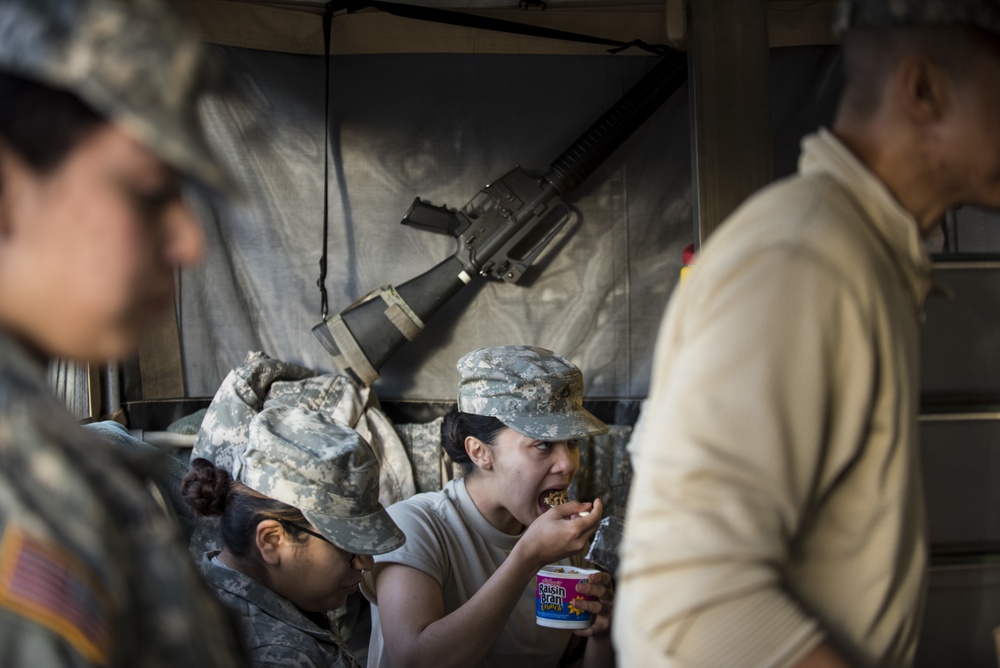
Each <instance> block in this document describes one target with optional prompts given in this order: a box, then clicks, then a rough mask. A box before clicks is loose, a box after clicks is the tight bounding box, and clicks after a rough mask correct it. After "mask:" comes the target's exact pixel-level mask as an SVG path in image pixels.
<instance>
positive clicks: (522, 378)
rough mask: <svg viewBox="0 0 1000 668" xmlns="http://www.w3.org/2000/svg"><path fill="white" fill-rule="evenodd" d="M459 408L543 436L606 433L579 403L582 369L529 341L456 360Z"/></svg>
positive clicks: (554, 438) (560, 437)
mask: <svg viewBox="0 0 1000 668" xmlns="http://www.w3.org/2000/svg"><path fill="white" fill-rule="evenodd" d="M458 371H459V373H460V374H461V380H460V381H459V385H458V410H460V411H462V412H464V413H474V414H476V415H490V416H493V417H496V418H498V419H499V420H500V421H501V422H503V423H504V424H505V425H507V426H508V427H511V428H512V429H514V430H516V431H518V432H520V433H522V434H524V435H525V436H529V437H531V438H537V439H539V440H542V441H559V440H570V439H577V438H582V437H584V436H594V435H597V434H604V433H607V431H608V427H607V425H605V424H604V423H603V422H601V421H600V420H598V419H597V418H596V417H594V416H593V415H591V414H590V412H589V411H587V410H586V409H584V407H583V374H582V373H581V372H580V369H578V368H577V367H576V366H575V365H574V364H573V363H572V362H570V361H569V360H567V359H566V358H565V357H562V356H560V355H556V354H555V353H553V352H552V351H550V350H545V349H543V348H532V347H529V346H501V347H498V348H481V349H479V350H474V351H472V352H470V353H468V354H467V355H465V356H463V357H462V359H460V360H459V361H458Z"/></svg>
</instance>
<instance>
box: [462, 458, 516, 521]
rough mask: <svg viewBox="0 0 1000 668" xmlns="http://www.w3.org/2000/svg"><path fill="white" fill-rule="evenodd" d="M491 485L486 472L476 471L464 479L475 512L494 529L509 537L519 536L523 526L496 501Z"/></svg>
mask: <svg viewBox="0 0 1000 668" xmlns="http://www.w3.org/2000/svg"><path fill="white" fill-rule="evenodd" d="M491 483H492V480H490V478H489V476H488V474H487V473H486V472H483V471H478V472H477V473H476V474H474V475H471V476H469V477H467V478H466V479H465V489H466V491H468V492H469V497H470V498H471V499H472V503H474V504H475V506H476V510H478V511H479V512H480V513H481V514H482V516H483V517H485V518H486V521H487V522H489V523H490V524H491V525H492V526H493V527H494V528H495V529H497V530H498V531H500V532H502V533H505V534H507V535H509V536H516V535H518V534H520V533H521V532H522V531H524V525H523V524H521V523H520V522H519V521H517V519H516V518H515V517H514V515H512V514H511V512H510V511H509V510H507V508H506V507H504V505H503V504H502V503H500V502H498V501H497V500H496V499H497V495H496V494H495V493H494V490H493V485H492V484H491Z"/></svg>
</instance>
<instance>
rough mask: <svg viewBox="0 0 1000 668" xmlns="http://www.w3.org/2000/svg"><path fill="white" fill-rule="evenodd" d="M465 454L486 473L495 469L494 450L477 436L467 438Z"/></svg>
mask: <svg viewBox="0 0 1000 668" xmlns="http://www.w3.org/2000/svg"><path fill="white" fill-rule="evenodd" d="M465 452H466V453H467V454H468V455H469V459H471V460H472V463H473V464H475V465H476V466H477V467H479V468H481V469H483V470H485V471H489V470H490V469H492V468H493V448H491V447H490V446H488V445H486V444H485V443H483V442H482V441H480V440H479V439H478V438H476V437H475V436H466V437H465Z"/></svg>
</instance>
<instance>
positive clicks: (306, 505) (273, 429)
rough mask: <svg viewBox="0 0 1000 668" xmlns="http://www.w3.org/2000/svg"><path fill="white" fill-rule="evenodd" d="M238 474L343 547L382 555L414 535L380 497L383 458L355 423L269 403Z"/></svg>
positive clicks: (254, 429) (258, 419) (253, 429)
mask: <svg viewBox="0 0 1000 668" xmlns="http://www.w3.org/2000/svg"><path fill="white" fill-rule="evenodd" d="M235 469H236V470H235V471H234V477H235V478H237V479H238V480H240V481H241V482H243V483H244V484H245V485H247V486H248V487H250V488H251V489H254V490H256V491H258V492H260V493H261V494H263V495H265V496H268V497H270V498H272V499H275V500H277V501H281V502H283V503H287V504H288V505H290V506H294V507H295V508H298V509H299V510H300V511H302V515H303V516H305V518H306V519H307V520H309V523H310V524H312V525H313V526H314V527H316V530H317V531H319V532H320V533H321V534H323V535H324V536H326V538H327V539H328V540H329V541H330V542H331V543H333V544H334V545H336V546H337V547H340V548H341V549H344V550H347V551H348V552H354V553H357V554H382V553H384V552H389V551H391V550H395V549H396V548H397V547H399V546H400V545H402V544H403V543H404V541H405V540H406V539H405V537H404V536H403V532H402V531H400V529H399V527H397V526H396V524H395V522H393V521H392V519H391V518H390V517H389V514H388V513H387V512H386V511H385V508H383V507H382V504H380V503H379V501H378V492H379V482H378V481H379V463H378V459H376V457H375V452H374V451H373V450H372V448H371V446H370V445H368V443H366V442H365V440H364V439H363V438H361V436H360V435H359V434H358V433H357V432H356V431H354V430H353V429H351V428H350V427H348V426H346V425H344V424H341V423H340V422H337V421H336V420H334V419H333V418H331V417H329V416H327V415H324V414H323V413H319V412H316V411H311V410H307V409H304V408H299V407H294V406H274V407H272V408H265V409H264V410H263V411H261V412H260V413H258V414H257V416H256V417H254V419H253V421H251V422H250V437H249V443H248V444H247V447H246V450H245V451H243V453H242V454H240V455H239V456H238V461H237V463H236V467H235Z"/></svg>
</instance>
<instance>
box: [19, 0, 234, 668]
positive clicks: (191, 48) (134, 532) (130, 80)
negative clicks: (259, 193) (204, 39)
mask: <svg viewBox="0 0 1000 668" xmlns="http://www.w3.org/2000/svg"><path fill="white" fill-rule="evenodd" d="M203 60H204V56H203V54H202V52H201V47H200V46H199V44H198V43H197V41H195V39H194V38H193V37H192V36H191V34H190V33H189V32H188V31H187V30H186V28H185V27H184V26H183V25H181V24H180V23H179V22H178V21H177V20H176V19H175V18H174V17H173V16H172V15H170V14H169V13H167V12H165V11H164V9H163V8H162V7H161V6H160V4H159V3H158V2H154V1H153V0H132V1H131V2H126V1H124V0H117V1H112V0H3V2H0V100H2V101H3V102H2V104H0V664H2V665H4V666H20V665H23V666H46V667H50V666H129V667H132V666H164V667H166V666H185V667H190V666H238V665H244V664H245V660H244V655H243V652H242V650H241V649H240V645H239V643H238V642H237V637H236V632H235V625H234V624H233V622H232V620H231V619H230V618H229V616H228V615H227V614H226V613H225V612H224V611H223V609H222V608H221V606H219V605H218V603H216V602H215V600H214V599H213V598H212V596H211V594H210V592H209V591H208V589H207V588H206V587H205V585H204V584H203V583H202V582H201V580H200V579H199V577H198V575H197V572H196V570H195V569H194V567H193V564H192V563H191V562H190V560H189V558H188V556H187V553H186V550H185V547H184V545H183V543H182V542H181V540H180V539H179V533H178V528H177V526H176V525H175V524H174V523H173V522H172V521H171V519H170V518H169V517H168V516H167V515H166V514H165V513H164V512H162V509H161V506H160V503H162V500H160V501H159V503H158V501H157V500H156V499H154V497H153V496H152V493H151V491H150V489H151V487H152V486H151V485H149V484H148V483H147V481H146V480H145V479H144V476H143V475H142V473H140V472H139V470H138V469H137V468H135V465H134V464H132V463H129V462H126V461H124V460H122V459H120V458H119V457H118V456H117V453H116V452H114V451H113V450H111V446H109V445H107V444H105V443H104V442H103V441H101V440H99V439H98V438H97V437H96V436H93V435H87V434H85V433H84V432H83V431H82V430H81V429H80V428H79V427H78V426H77V424H76V420H75V419H74V418H73V417H72V416H71V415H70V414H69V413H68V412H67V411H66V410H65V408H64V407H63V406H62V404H61V403H60V402H59V401H58V400H57V399H56V398H55V397H54V396H52V394H51V393H50V392H49V390H48V388H47V386H46V374H45V370H46V362H47V360H48V359H49V358H50V357H54V356H59V357H66V358H70V359H75V360H84V361H100V360H106V359H109V358H114V357H118V356H121V355H124V354H127V353H128V352H129V351H130V350H131V349H132V348H133V346H134V345H135V343H136V341H137V337H138V336H139V333H140V332H141V329H142V325H143V324H144V323H145V322H146V321H148V320H149V319H150V318H152V317H153V316H156V315H164V314H166V313H168V312H169V310H170V308H171V306H172V303H173V302H172V297H171V289H172V280H173V279H172V272H173V267H175V266H176V265H181V264H189V263H192V262H194V261H196V260H197V259H198V257H199V255H200V253H201V248H202V238H201V233H200V230H199V228H198V226H197V224H196V222H195V220H194V219H193V218H192V216H191V214H190V212H189V211H188V210H187V208H186V207H185V206H184V204H183V203H182V202H181V198H180V192H181V178H182V175H183V176H186V177H192V178H194V179H196V180H198V181H200V182H201V183H203V184H205V185H207V186H216V187H217V186H222V185H223V184H224V178H223V175H222V172H221V171H220V170H219V168H218V167H217V166H216V164H215V163H214V162H213V160H212V158H211V156H210V155H209V152H208V150H207V148H206V144H205V140H204V137H203V135H202V131H201V128H200V126H199V124H198V121H197V116H196V108H195V104H196V101H197V99H198V97H199V95H200V93H201V91H202V89H203V87H204V77H205V70H204V63H203Z"/></svg>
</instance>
